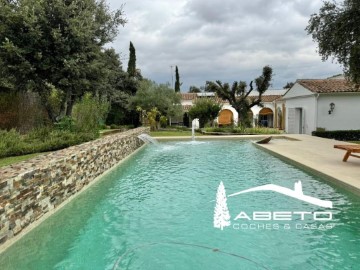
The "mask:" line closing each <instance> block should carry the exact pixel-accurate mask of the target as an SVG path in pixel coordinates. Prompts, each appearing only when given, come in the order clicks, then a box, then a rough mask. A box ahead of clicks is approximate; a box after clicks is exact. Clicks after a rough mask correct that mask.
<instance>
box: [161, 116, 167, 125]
mask: <svg viewBox="0 0 360 270" xmlns="http://www.w3.org/2000/svg"><path fill="white" fill-rule="evenodd" d="M167 122H168V119H167V118H166V116H164V115H162V116H160V127H162V128H166V126H167Z"/></svg>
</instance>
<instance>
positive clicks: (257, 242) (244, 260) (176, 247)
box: [0, 140, 360, 270]
mask: <svg viewBox="0 0 360 270" xmlns="http://www.w3.org/2000/svg"><path fill="white" fill-rule="evenodd" d="M221 181H222V182H223V184H224V187H225V189H226V194H227V195H229V194H231V193H235V192H238V191H242V190H245V189H249V188H253V187H257V186H261V185H266V184H276V185H279V186H282V187H287V188H289V189H294V184H295V182H297V181H301V183H302V188H303V192H304V194H306V195H309V196H312V197H316V198H318V199H321V200H328V201H331V202H332V203H333V208H331V209H327V208H323V207H319V206H316V205H312V204H309V203H307V202H304V201H300V200H297V199H294V198H291V197H288V196H284V195H283V194H279V193H276V192H272V191H270V192H269V191H261V192H252V193H246V194H242V195H239V196H235V197H229V198H227V206H228V210H229V214H230V215H231V219H230V221H231V225H230V226H228V227H225V228H224V229H223V230H220V229H218V228H214V226H213V218H214V207H215V199H216V194H217V190H218V186H219V184H220V182H221ZM254 211H258V212H266V213H268V212H270V213H274V212H281V211H286V212H291V213H293V212H301V211H306V212H311V213H314V212H322V211H327V212H331V213H332V215H333V216H332V220H326V221H321V220H320V221H319V220H314V218H313V215H312V214H308V215H307V216H306V217H305V218H304V220H301V216H300V215H296V214H294V215H293V216H292V220H286V221H282V220H280V221H279V220H265V221H259V220H253V216H252V214H253V212H254ZM241 212H243V213H245V214H246V215H248V216H249V218H250V219H251V220H248V219H246V218H239V219H237V220H235V218H236V216H237V215H238V214H239V213H241ZM359 213H360V199H359V197H358V196H356V195H353V194H351V193H348V192H346V191H343V190H341V189H339V188H337V187H335V186H333V185H330V184H329V183H328V182H327V181H324V180H323V179H320V178H318V177H316V176H313V175H311V174H309V173H307V172H304V171H303V170H300V169H298V168H296V167H294V166H292V165H289V164H287V163H285V162H283V161H282V160H280V159H278V158H276V157H274V156H272V155H270V154H269V153H266V152H264V151H262V150H260V149H258V148H256V147H255V146H254V145H253V144H252V143H251V142H250V141H240V140H226V141H224V140H218V141H217V140H212V141H200V142H195V143H193V142H181V141H170V142H165V143H160V144H158V145H147V146H146V147H144V148H143V149H141V150H140V151H139V152H137V153H136V154H135V155H133V156H132V157H131V158H129V159H128V160H126V161H125V162H123V163H121V164H120V165H119V166H118V167H117V168H116V169H114V170H113V171H111V172H110V173H108V174H106V175H105V176H104V177H103V178H102V179H101V180H99V181H98V182H97V183H96V184H94V185H93V186H92V187H91V188H89V189H88V190H86V191H84V193H83V194H81V195H80V196H79V197H78V198H76V199H74V200H73V201H71V202H70V203H69V204H67V205H66V206H65V207H63V208H62V209H60V210H59V211H58V212H56V213H55V214H54V215H52V216H51V217H50V218H48V219H47V220H45V221H44V222H43V223H42V224H40V225H39V226H38V227H37V228H35V229H34V230H32V231H31V232H30V233H28V234H27V235H25V236H24V237H23V238H22V239H20V240H19V241H18V242H16V243H15V244H14V245H13V246H11V247H10V248H9V249H8V250H6V251H5V252H4V253H2V254H1V255H0V269H2V270H4V269H16V270H22V269H150V270H152V269H358V266H359V265H360V215H359ZM242 217H244V216H242ZM326 226H327V227H326Z"/></svg>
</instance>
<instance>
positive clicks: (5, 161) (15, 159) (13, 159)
mask: <svg viewBox="0 0 360 270" xmlns="http://www.w3.org/2000/svg"><path fill="white" fill-rule="evenodd" d="M41 154H44V153H35V154H29V155H23V156H17V157H6V158H1V159H0V168H1V167H4V166H7V165H11V164H15V163H18V162H21V161H25V160H28V159H31V158H33V157H36V156H38V155H41Z"/></svg>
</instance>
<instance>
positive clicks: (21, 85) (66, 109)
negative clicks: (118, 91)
mask: <svg viewBox="0 0 360 270" xmlns="http://www.w3.org/2000/svg"><path fill="white" fill-rule="evenodd" d="M0 21H1V27H0V63H1V65H0V66H1V68H0V74H1V75H3V74H4V75H6V76H7V79H6V80H0V90H4V89H5V90H11V91H33V92H37V93H38V94H39V96H40V98H41V101H42V104H43V105H44V107H45V108H46V110H47V112H48V115H49V117H50V119H51V120H53V121H56V119H57V117H58V115H56V113H55V112H54V109H53V108H52V106H51V102H50V97H51V95H52V94H53V93H54V90H56V93H57V95H58V97H57V98H58V99H59V100H60V101H61V114H63V115H64V114H66V115H70V114H71V111H72V107H73V105H74V103H75V101H76V100H79V99H80V98H81V97H82V96H83V95H84V94H85V93H86V92H90V93H94V94H100V95H101V94H104V93H103V91H105V92H107V91H108V90H109V81H111V80H113V75H111V74H110V73H111V68H110V67H109V65H110V66H111V65H112V64H109V63H107V61H108V56H109V54H113V52H110V51H107V50H105V49H104V45H105V44H107V43H109V42H111V41H113V40H114V38H115V36H116V34H117V31H118V29H117V28H118V26H119V25H124V24H125V23H126V20H125V18H124V15H123V12H122V10H121V9H120V10H116V11H110V10H109V7H108V6H107V5H106V2H105V1H104V0H100V1H96V0H83V1H62V0H53V1H37V0H18V1H0ZM105 59H106V60H105Z"/></svg>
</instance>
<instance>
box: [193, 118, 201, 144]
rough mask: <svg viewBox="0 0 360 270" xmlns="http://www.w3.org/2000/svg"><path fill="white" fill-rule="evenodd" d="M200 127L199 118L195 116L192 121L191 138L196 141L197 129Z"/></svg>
mask: <svg viewBox="0 0 360 270" xmlns="http://www.w3.org/2000/svg"><path fill="white" fill-rule="evenodd" d="M196 128H199V119H198V118H195V119H194V120H192V122H191V140H193V141H195V129H196Z"/></svg>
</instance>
